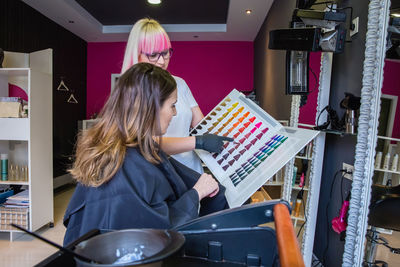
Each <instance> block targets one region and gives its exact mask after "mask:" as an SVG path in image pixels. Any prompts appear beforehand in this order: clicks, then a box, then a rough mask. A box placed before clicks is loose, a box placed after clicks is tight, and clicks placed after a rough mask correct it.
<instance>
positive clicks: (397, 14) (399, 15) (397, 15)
mask: <svg viewBox="0 0 400 267" xmlns="http://www.w3.org/2000/svg"><path fill="white" fill-rule="evenodd" d="M392 16H393V17H396V18H400V14H399V13H393V14H392Z"/></svg>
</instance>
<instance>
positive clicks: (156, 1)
mask: <svg viewBox="0 0 400 267" xmlns="http://www.w3.org/2000/svg"><path fill="white" fill-rule="evenodd" d="M147 2H148V3H149V4H152V5H159V4H161V0H147Z"/></svg>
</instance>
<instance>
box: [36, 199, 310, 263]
mask: <svg viewBox="0 0 400 267" xmlns="http://www.w3.org/2000/svg"><path fill="white" fill-rule="evenodd" d="M289 212H290V206H289V204H288V203H287V202H286V201H283V200H270V201H266V202H262V203H256V204H250V205H243V206H241V207H237V208H232V209H227V210H223V211H219V212H215V213H212V214H210V215H207V216H203V217H200V218H197V219H195V220H192V221H190V222H188V223H187V224H184V225H181V226H179V227H176V228H174V229H171V230H174V231H178V232H180V233H182V234H183V235H184V237H185V243H184V245H183V247H182V248H181V250H180V251H178V252H177V253H176V254H175V255H172V256H169V257H168V258H165V259H164V260H163V262H162V267H170V266H171V267H172V266H173V267H186V266H196V267H202V266H205V267H211V266H212V267H218V266H223V267H239V266H259V267H261V266H271V267H278V266H281V267H304V261H303V258H302V255H301V252H300V248H299V246H298V243H297V238H296V235H295V232H294V229H293V224H292V220H291V218H290V214H289ZM268 222H274V225H275V227H274V228H271V227H268V226H260V225H261V224H265V223H268ZM110 231H112V230H99V229H94V230H92V231H90V232H89V233H87V234H85V235H83V236H81V237H80V238H78V239H77V240H75V241H74V242H72V243H71V244H69V245H68V246H67V248H69V249H71V250H73V249H74V248H75V246H76V245H78V244H79V243H80V242H82V241H85V240H88V239H90V238H92V237H94V236H98V235H101V234H104V233H107V232H110ZM36 266H37V267H53V266H54V267H64V266H68V267H71V266H72V267H73V266H76V264H75V261H74V259H73V257H71V256H70V255H68V254H65V253H64V252H62V251H58V252H56V253H55V254H53V255H51V256H50V257H48V258H46V259H45V260H43V261H42V262H40V263H39V264H38V265H36ZM99 266H100V265H99ZM160 266H161V265H160Z"/></svg>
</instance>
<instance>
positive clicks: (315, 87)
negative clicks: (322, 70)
mask: <svg viewBox="0 0 400 267" xmlns="http://www.w3.org/2000/svg"><path fill="white" fill-rule="evenodd" d="M308 69H309V70H310V71H311V73H312V75H313V76H314V79H315V85H314V89H312V91H311V92H310V93H309V94H311V93H312V92H314V91H315V89H317V88H318V87H317V84H318V79H317V75H315V72H314V71H313V69H312V68H311V67H308Z"/></svg>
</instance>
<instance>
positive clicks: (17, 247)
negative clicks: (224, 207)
mask: <svg viewBox="0 0 400 267" xmlns="http://www.w3.org/2000/svg"><path fill="white" fill-rule="evenodd" d="M73 192H74V187H67V188H63V189H62V190H60V191H58V192H56V193H55V194H54V228H49V227H47V226H46V227H44V228H43V229H40V230H39V231H37V233H38V234H40V235H42V236H44V237H46V238H48V239H50V240H52V241H54V242H56V243H58V244H60V245H61V244H62V241H63V238H64V234H65V227H64V225H63V224H62V217H63V216H64V212H65V209H66V208H67V205H68V202H69V199H70V198H71V195H72V193H73ZM296 233H297V231H296ZM382 236H383V237H385V238H386V239H387V240H388V241H389V244H390V245H391V246H392V247H400V232H393V234H392V235H384V234H382ZM56 251H57V249H56V248H53V247H51V246H50V245H47V244H46V243H44V242H42V241H40V240H37V239H34V238H32V237H30V236H28V235H26V234H21V235H20V236H19V237H17V238H16V240H14V241H13V242H10V241H9V234H8V233H0V266H7V267H20V266H23V267H25V266H33V265H35V264H37V263H39V262H40V261H42V260H43V259H45V258H46V257H48V256H49V255H51V254H53V253H54V252H56ZM376 259H379V260H383V261H386V262H387V263H388V264H389V266H390V267H392V266H393V267H394V266H400V255H397V254H393V253H390V251H389V249H387V248H385V247H383V246H382V245H380V246H378V251H377V256H376Z"/></svg>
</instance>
